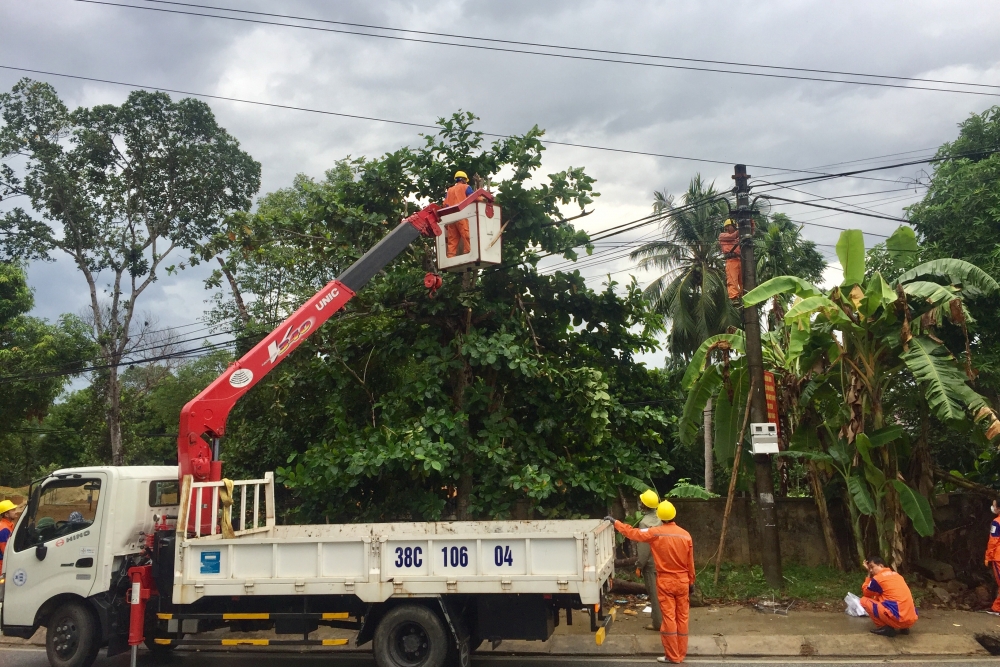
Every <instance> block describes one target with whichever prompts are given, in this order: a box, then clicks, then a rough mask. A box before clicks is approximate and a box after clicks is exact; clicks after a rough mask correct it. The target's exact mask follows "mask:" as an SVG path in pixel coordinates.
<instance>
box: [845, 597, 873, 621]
mask: <svg viewBox="0 0 1000 667" xmlns="http://www.w3.org/2000/svg"><path fill="white" fill-rule="evenodd" d="M844 604H846V605H847V609H845V610H844V613H845V614H847V615H848V616H867V615H868V614H867V612H865V608H864V607H862V606H861V598H859V597H858V596H857V595H855V594H854V593H848V594H847V596H846V597H844Z"/></svg>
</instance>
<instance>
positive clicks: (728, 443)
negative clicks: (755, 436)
mask: <svg viewBox="0 0 1000 667" xmlns="http://www.w3.org/2000/svg"><path fill="white" fill-rule="evenodd" d="M749 376H750V374H749V373H747V371H746V364H740V365H738V366H736V365H734V366H733V367H732V368H731V370H730V373H729V384H730V386H731V387H732V389H733V400H732V401H730V400H729V394H728V392H727V391H726V390H725V387H723V388H722V389H721V390H720V391H719V396H718V397H717V399H716V403H715V445H714V449H715V459H716V460H717V461H719V462H720V463H722V464H725V465H729V463H730V462H731V461H732V460H733V459H734V458H735V456H736V439H737V438H738V437H739V435H740V427H741V426H743V413H744V412H745V411H746V405H747V393H748V392H749V390H750V382H749ZM745 439H746V435H745V434H744V440H745Z"/></svg>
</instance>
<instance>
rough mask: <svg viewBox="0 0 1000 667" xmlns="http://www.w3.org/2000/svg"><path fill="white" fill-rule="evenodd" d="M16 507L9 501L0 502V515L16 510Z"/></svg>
mask: <svg viewBox="0 0 1000 667" xmlns="http://www.w3.org/2000/svg"><path fill="white" fill-rule="evenodd" d="M16 509H17V505H15V504H14V503H12V502H11V501H9V500H0V514H5V513H7V512H9V511H11V510H16Z"/></svg>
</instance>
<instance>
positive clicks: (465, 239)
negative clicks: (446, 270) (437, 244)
mask: <svg viewBox="0 0 1000 667" xmlns="http://www.w3.org/2000/svg"><path fill="white" fill-rule="evenodd" d="M473 192H475V191H474V190H473V189H472V186H471V185H469V176H468V175H467V174H466V173H465V172H464V171H456V172H455V185H453V186H451V187H450V188H448V193H447V194H446V195H445V198H444V205H445V207H448V206H455V205H456V204H461V203H462V202H463V201H465V200H466V198H467V197H468V196H469V195H471V194H472V193H473ZM444 230H445V239H446V241H447V244H448V257H454V256H455V255H464V254H466V253H467V252H469V251H470V250H471V249H472V246H471V242H470V241H469V220H468V219H465V220H458V221H456V222H453V223H451V224H449V225H445V228H444Z"/></svg>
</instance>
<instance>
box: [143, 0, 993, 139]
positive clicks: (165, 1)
mask: <svg viewBox="0 0 1000 667" xmlns="http://www.w3.org/2000/svg"><path fill="white" fill-rule="evenodd" d="M146 2H151V3H156V4H161V5H175V6H180V7H192V8H196V9H208V10H213V11H226V12H232V13H236V14H249V15H253V16H269V17H271V18H283V19H292V20H296V21H312V22H315V23H327V24H331V25H346V26H351V27H355V28H367V29H372V30H385V31H388V32H403V33H410V34H414V35H427V36H431V37H447V38H453V39H465V40H469V41H482V42H493V43H496V44H513V45H516V46H533V47H541V48H547V49H562V50H565V51H583V52H586V53H603V54H606V55H616V56H629V57H636V58H653V59H657V60H677V61H681V62H694V63H706V64H711V65H732V66H736V67H757V68H760V69H776V70H784V71H789V72H809V73H813V74H836V75H840V76H865V77H870V78H877V79H894V80H897V81H917V82H922V83H944V84H948V85H956V86H973V87H976V88H1000V86H996V85H991V84H984V83H969V82H963V81H945V80H941V79H922V78H916V77H908V76H894V75H891V74H867V73H863V72H843V71H838V70H824V69H810V68H805V67H786V66H781V65H760V64H755V63H741V62H733V61H728V60H708V59H705V58H685V57H681V56H664V55H657V54H650V53H634V52H630V51H612V50H607V49H595V48H584V47H577V46H563V45H559V44H544V43H538V42H523V41H517V40H511V39H497V38H494V37H480V36H475V35H456V34H451V33H446V32H429V31H425V30H412V29H408V28H392V27H389V26H379V25H372V24H368V23H350V22H348V21H334V20H331V19H318V18H311V17H307V16H294V15H289V14H274V13H270V12H258V11H250V10H246V9H233V8H230V7H216V6H212V5H200V4H194V3H187V2H172V1H171V0H146ZM911 152H912V151H911Z"/></svg>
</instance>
